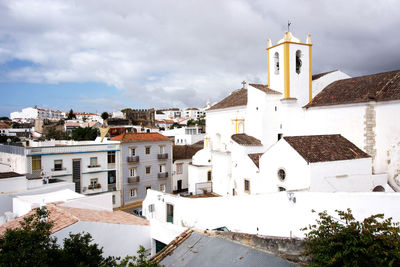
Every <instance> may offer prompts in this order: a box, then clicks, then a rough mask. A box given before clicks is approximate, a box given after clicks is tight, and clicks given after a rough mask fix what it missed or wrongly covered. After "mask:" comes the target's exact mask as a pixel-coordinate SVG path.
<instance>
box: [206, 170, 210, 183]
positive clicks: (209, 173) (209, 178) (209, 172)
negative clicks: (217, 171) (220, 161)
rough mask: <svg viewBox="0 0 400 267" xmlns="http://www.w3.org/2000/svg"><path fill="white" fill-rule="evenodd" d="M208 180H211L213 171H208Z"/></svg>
mask: <svg viewBox="0 0 400 267" xmlns="http://www.w3.org/2000/svg"><path fill="white" fill-rule="evenodd" d="M207 182H211V171H208V172H207Z"/></svg>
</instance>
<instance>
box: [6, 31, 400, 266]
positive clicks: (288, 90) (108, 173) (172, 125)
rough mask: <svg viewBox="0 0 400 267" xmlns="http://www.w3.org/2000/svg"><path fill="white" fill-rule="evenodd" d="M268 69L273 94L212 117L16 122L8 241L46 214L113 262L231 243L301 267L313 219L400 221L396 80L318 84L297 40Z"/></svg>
mask: <svg viewBox="0 0 400 267" xmlns="http://www.w3.org/2000/svg"><path fill="white" fill-rule="evenodd" d="M267 60H268V67H267V77H268V83H267V84H256V83H251V82H247V81H243V82H242V84H241V85H240V86H238V87H239V89H237V90H234V91H232V93H231V94H229V95H228V96H226V97H225V98H223V99H222V100H220V101H218V102H216V103H213V104H210V102H208V103H207V104H206V105H205V106H204V107H199V108H186V109H178V108H168V109H159V110H155V109H154V108H152V109H146V110H136V109H130V108H127V109H125V110H122V111H114V112H111V113H107V112H104V113H103V114H97V113H87V112H81V113H78V112H73V111H72V110H70V111H59V110H49V109H44V108H39V107H37V106H34V107H27V108H24V109H22V111H15V112H12V113H11V114H10V119H5V120H2V122H1V130H0V131H1V136H2V144H1V146H0V168H1V173H0V176H1V179H0V183H1V193H0V213H1V216H0V218H1V219H0V224H1V226H0V233H3V232H4V231H5V230H6V229H9V228H13V227H17V225H18V224H17V222H19V221H21V220H22V218H24V217H26V216H28V215H29V214H32V212H33V211H34V209H35V208H37V207H42V206H46V207H47V208H48V210H50V211H51V215H50V217H51V218H53V220H54V223H55V225H56V227H55V229H53V230H52V235H54V236H56V237H59V238H63V237H65V236H66V235H67V233H68V232H74V233H77V232H79V231H82V230H84V231H87V232H89V233H90V234H91V235H92V236H93V238H94V241H95V242H98V243H99V244H100V245H101V246H103V247H104V253H105V254H106V255H114V256H124V255H126V254H127V253H131V254H132V251H136V250H137V249H138V248H139V246H144V248H145V249H146V250H148V251H149V254H150V255H151V256H154V257H153V258H154V259H157V260H158V262H161V263H162V264H166V265H167V266H169V265H171V266H173V265H175V264H174V263H175V262H176V261H178V260H180V257H183V258H182V259H186V260H188V261H194V262H196V257H195V256H193V255H191V256H179V255H180V254H179V253H184V251H185V249H183V247H184V246H186V245H185V244H186V243H188V242H189V241H184V240H191V239H193V241H190V242H189V243H190V244H192V242H194V240H202V241H200V242H205V243H207V244H210V246H219V245H221V244H219V242H225V243H226V244H224V246H233V247H232V251H234V250H235V249H237V248H235V246H238V245H237V244H236V243H237V242H236V243H232V242H233V240H234V238H233V237H232V235H229V233H232V232H234V233H236V234H237V236H238V237H239V236H240V235H248V236H254V237H257V238H260V239H263V238H264V239H265V240H268V241H269V242H271V240H274V242H277V243H279V244H280V245H279V247H280V249H277V250H276V249H275V250H274V249H267V248H261V249H263V250H266V251H267V252H268V253H272V254H271V256H268V257H272V258H271V259H270V260H272V261H275V260H278V261H280V260H283V259H285V260H290V261H291V262H298V263H299V262H301V261H302V259H301V249H300V248H299V246H300V245H296V246H295V247H293V248H291V249H288V248H287V244H286V245H285V242H287V240H291V239H293V240H301V238H303V237H304V233H303V232H302V231H301V230H300V229H301V228H302V227H304V226H305V225H308V224H312V223H313V220H315V218H316V217H315V215H313V214H312V212H311V211H312V210H328V211H334V210H335V209H343V210H344V209H347V208H350V209H351V210H352V211H353V213H354V215H355V216H356V217H357V218H365V217H367V216H369V215H371V214H375V213H384V214H385V216H390V217H392V218H393V219H394V220H395V221H400V216H399V214H400V213H399V207H398V205H396V204H395V203H398V202H399V200H400V195H399V194H398V191H399V190H400V180H399V177H400V176H399V174H400V160H399V158H400V126H399V125H400V124H399V123H398V121H397V120H395V119H391V114H397V113H399V112H400V104H399V100H400V95H399V93H398V92H399V88H400V71H391V72H384V73H377V74H371V75H367V76H361V77H350V76H349V75H347V74H346V73H344V72H342V71H340V70H334V71H330V72H326V73H320V74H313V73H312V41H311V37H310V35H308V36H307V37H306V38H305V41H301V40H300V39H298V38H296V37H294V36H293V34H292V33H291V32H286V33H284V36H283V38H282V39H281V40H279V41H278V42H275V43H273V42H272V41H271V40H268V43H267ZM83 129H90V130H91V131H94V135H92V136H87V135H82V134H79V131H82V130H83ZM55 133H58V134H55ZM66 218H71V219H69V221H66ZM107 235H109V236H107ZM129 235H132V236H135V238H133V239H131V238H129V240H127V239H126V236H129ZM218 236H219V237H220V238H222V239H221V240H224V241H218V242H217V241H215V240H220V239H218V238H217V237H218ZM248 236H247V238H249V237H248ZM242 238H245V237H241V238H239V239H242ZM111 239H112V240H113V241H114V242H118V243H123V244H125V245H124V246H121V248H122V247H124V248H125V249H124V250H123V249H116V247H114V246H113V245H112V243H109V242H107V240H111ZM215 242H216V243H215ZM253 242H255V241H253ZM239 243H241V242H239ZM242 245H243V244H242ZM253 246H255V247H257V246H260V245H259V244H253ZM181 247H182V248H181ZM128 248H129V251H128V250H127V249H128ZM171 249H172V250H176V253H173V254H172V256H171V253H172V252H171V251H170V252H168V253H167V252H166V251H169V250H171ZM199 249H200V250H201V249H202V248H199ZM211 249H212V247H211ZM248 249H249V251H248V253H249V255H250V256H249V258H248V259H247V260H249V261H250V262H251V260H252V257H255V256H254V255H253V254H254V251H252V249H251V248H248ZM193 250H194V249H192V251H193ZM178 251H180V252H178ZM160 253H161V254H160ZM204 253H207V254H204V255H202V257H208V256H210V255H212V252H211V251H208V252H204ZM200 254H201V253H200ZM174 255H175V256H174ZM267 255H270V254H265V255H264V256H263V257H267ZM272 255H275V256H272ZM278 255H279V257H278ZM200 256H201V255H198V257H200ZM226 257H228V255H226ZM274 257H275V258H274ZM276 257H277V258H276ZM197 260H198V259H197ZM225 260H228V259H225ZM286 263H288V262H286ZM286 263H284V262H283V263H282V264H283V265H285V264H286ZM288 264H289V263H288ZM271 266H272V265H271ZM285 266H286V265H285Z"/></svg>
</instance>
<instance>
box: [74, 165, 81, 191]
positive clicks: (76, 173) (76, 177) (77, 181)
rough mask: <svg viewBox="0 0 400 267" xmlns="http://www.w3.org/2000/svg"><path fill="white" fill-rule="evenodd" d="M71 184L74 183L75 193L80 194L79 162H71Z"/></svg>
mask: <svg viewBox="0 0 400 267" xmlns="http://www.w3.org/2000/svg"><path fill="white" fill-rule="evenodd" d="M72 182H74V183H75V192H77V193H81V160H80V159H73V160H72Z"/></svg>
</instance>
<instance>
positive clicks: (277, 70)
mask: <svg viewBox="0 0 400 267" xmlns="http://www.w3.org/2000/svg"><path fill="white" fill-rule="evenodd" d="M274 68H275V74H279V53H278V52H276V53H275V55H274Z"/></svg>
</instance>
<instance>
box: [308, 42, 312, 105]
mask: <svg viewBox="0 0 400 267" xmlns="http://www.w3.org/2000/svg"><path fill="white" fill-rule="evenodd" d="M308 65H309V70H308V76H309V85H308V86H309V95H308V101H310V102H311V100H312V46H311V45H310V46H309V47H308Z"/></svg>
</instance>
